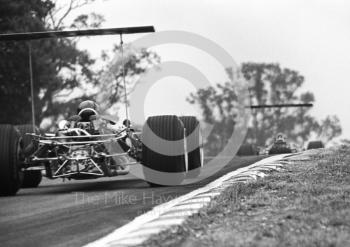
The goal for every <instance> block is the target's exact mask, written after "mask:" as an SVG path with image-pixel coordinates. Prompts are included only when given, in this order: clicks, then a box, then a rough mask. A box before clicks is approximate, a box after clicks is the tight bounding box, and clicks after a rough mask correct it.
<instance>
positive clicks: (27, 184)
mask: <svg viewBox="0 0 350 247" xmlns="http://www.w3.org/2000/svg"><path fill="white" fill-rule="evenodd" d="M42 177H43V176H42V174H41V171H38V170H27V171H24V176H23V183H22V188H36V187H38V186H39V184H40V182H41V179H42Z"/></svg>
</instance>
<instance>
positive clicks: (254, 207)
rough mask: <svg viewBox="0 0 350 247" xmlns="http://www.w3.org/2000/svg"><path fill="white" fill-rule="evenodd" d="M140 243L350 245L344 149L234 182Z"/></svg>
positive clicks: (347, 152)
mask: <svg viewBox="0 0 350 247" xmlns="http://www.w3.org/2000/svg"><path fill="white" fill-rule="evenodd" d="M304 157H305V156H304ZM143 246H184V247H187V246H215V247H220V246H350V148H349V147H339V148H336V149H330V150H327V149H326V150H322V151H319V152H318V153H317V154H313V155H312V154H311V155H308V156H307V159H306V160H305V159H304V160H302V159H298V157H296V158H294V159H293V160H291V161H290V164H288V165H286V166H285V167H284V169H283V170H280V171H274V172H272V173H270V174H269V176H266V177H264V178H261V179H259V180H257V181H252V182H249V183H245V184H244V183H237V184H235V185H233V186H232V187H230V188H228V189H227V190H226V191H225V192H224V193H223V194H221V195H220V196H218V197H217V198H215V200H214V201H212V202H211V203H210V205H209V206H208V207H206V208H204V209H203V210H201V211H200V212H199V213H198V214H196V215H194V216H192V217H190V218H189V219H187V220H186V222H185V224H183V225H182V226H177V227H174V228H172V229H170V230H167V231H165V232H162V233H161V234H159V235H157V236H154V237H153V238H151V239H150V240H149V241H147V242H146V243H144V244H143Z"/></svg>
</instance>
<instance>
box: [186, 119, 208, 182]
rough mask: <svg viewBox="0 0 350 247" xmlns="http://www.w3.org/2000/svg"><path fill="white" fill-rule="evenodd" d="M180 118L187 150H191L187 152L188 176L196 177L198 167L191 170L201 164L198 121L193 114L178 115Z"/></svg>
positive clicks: (198, 171)
mask: <svg viewBox="0 0 350 247" xmlns="http://www.w3.org/2000/svg"><path fill="white" fill-rule="evenodd" d="M180 120H181V121H182V123H183V125H184V128H185V130H186V142H187V150H192V151H190V152H189V153H188V171H189V174H188V177H191V178H193V177H197V176H198V175H199V173H200V169H197V170H196V171H192V170H195V169H196V168H199V167H202V166H203V164H202V162H203V157H202V155H201V143H200V140H201V136H200V130H199V121H198V120H197V118H196V117H194V116H186V117H180ZM197 127H198V128H197ZM191 171H192V172H191Z"/></svg>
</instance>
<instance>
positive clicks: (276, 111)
mask: <svg viewBox="0 0 350 247" xmlns="http://www.w3.org/2000/svg"><path fill="white" fill-rule="evenodd" d="M241 72H242V74H243V76H244V78H245V79H246V80H247V82H248V83H249V92H250V102H251V104H254V105H265V104H285V103H295V102H303V103H313V102H314V101H315V98H314V95H313V94H312V93H311V92H301V91H300V90H301V87H302V85H303V83H304V77H303V76H302V75H300V74H299V73H298V72H297V71H294V70H291V69H287V68H281V67H280V66H279V65H278V64H265V63H243V64H242V66H241ZM189 101H190V102H191V103H195V104H199V106H200V108H201V109H202V111H203V115H204V120H205V121H206V122H208V123H211V124H214V129H213V132H212V133H211V135H210V136H209V137H208V140H207V143H208V144H207V145H208V146H209V147H208V148H209V150H210V151H209V153H211V154H215V153H217V152H218V151H219V150H220V149H221V148H222V147H223V145H224V144H225V141H223V139H225V137H226V136H230V135H229V133H227V132H230V131H231V133H232V131H233V129H234V128H233V127H234V122H235V121H239V119H235V114H234V108H235V104H237V97H236V94H235V86H234V84H232V83H225V84H224V85H217V87H209V88H207V89H200V90H199V91H197V93H196V94H192V95H191V96H190V99H189ZM309 111H310V109H309V108H263V109H252V111H251V115H252V122H251V124H250V126H249V128H248V132H247V136H246V142H248V143H254V144H257V145H259V146H265V145H266V144H267V143H269V142H271V140H272V137H274V136H275V135H276V134H277V133H279V132H282V133H285V134H286V135H287V137H288V138H289V139H290V140H292V141H293V142H295V143H298V144H299V145H302V144H303V143H304V142H306V141H307V140H308V139H310V138H321V139H322V140H323V141H324V142H328V141H330V140H331V139H333V138H334V137H336V136H338V135H340V134H341V127H340V123H339V120H338V118H337V117H335V116H328V117H327V118H326V119H325V120H322V121H317V120H316V119H315V118H314V117H312V116H311V115H310V114H309ZM220 138H221V139H220ZM215 140H220V141H221V144H219V145H218V142H215ZM226 141H227V140H226ZM212 142H214V143H215V144H213V143H212Z"/></svg>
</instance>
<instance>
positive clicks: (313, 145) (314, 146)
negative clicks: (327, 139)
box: [307, 141, 324, 150]
mask: <svg viewBox="0 0 350 247" xmlns="http://www.w3.org/2000/svg"><path fill="white" fill-rule="evenodd" d="M318 148H324V144H323V142H322V141H312V142H309V144H308V145H307V150H309V149H318Z"/></svg>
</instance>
